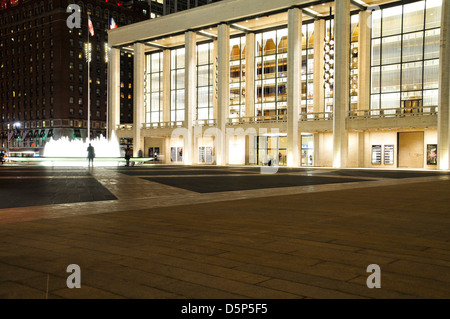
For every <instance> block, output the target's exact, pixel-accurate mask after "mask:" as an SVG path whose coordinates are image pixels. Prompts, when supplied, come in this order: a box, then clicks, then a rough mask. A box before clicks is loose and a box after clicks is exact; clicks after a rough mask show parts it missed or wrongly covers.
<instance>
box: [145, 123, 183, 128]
mask: <svg viewBox="0 0 450 319" xmlns="http://www.w3.org/2000/svg"><path fill="white" fill-rule="evenodd" d="M183 124H184V122H183V121H169V122H155V123H143V124H142V128H143V129H152V128H174V127H182V126H183Z"/></svg>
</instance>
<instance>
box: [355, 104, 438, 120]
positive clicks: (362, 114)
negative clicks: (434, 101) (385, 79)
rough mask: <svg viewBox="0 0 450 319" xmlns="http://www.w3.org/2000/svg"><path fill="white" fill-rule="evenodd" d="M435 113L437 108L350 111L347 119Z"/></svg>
mask: <svg viewBox="0 0 450 319" xmlns="http://www.w3.org/2000/svg"><path fill="white" fill-rule="evenodd" d="M437 111H438V107H437V106H422V107H402V108H392V109H371V110H351V111H349V112H348V118H349V119H362V118H388V117H405V116H427V115H436V114H437Z"/></svg>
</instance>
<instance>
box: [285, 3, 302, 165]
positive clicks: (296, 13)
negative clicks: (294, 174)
mask: <svg viewBox="0 0 450 319" xmlns="http://www.w3.org/2000/svg"><path fill="white" fill-rule="evenodd" d="M287 60H288V70H287V74H288V83H287V166H289V167H292V166H299V165H300V154H299V152H300V151H299V137H298V135H299V134H298V120H299V112H300V102H301V90H302V80H301V72H300V70H301V68H302V11H301V10H300V9H298V8H293V9H289V11H288V59H287Z"/></svg>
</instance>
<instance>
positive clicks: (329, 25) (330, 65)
mask: <svg viewBox="0 0 450 319" xmlns="http://www.w3.org/2000/svg"><path fill="white" fill-rule="evenodd" d="M333 25H334V19H331V20H326V21H325V52H328V53H329V58H328V59H327V55H326V54H325V63H324V75H325V78H324V81H325V85H324V88H325V110H324V111H325V112H333V87H334V33H333ZM327 60H328V61H327ZM327 83H328V84H329V85H326V84H327Z"/></svg>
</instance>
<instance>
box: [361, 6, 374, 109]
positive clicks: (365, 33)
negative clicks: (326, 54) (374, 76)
mask: <svg viewBox="0 0 450 319" xmlns="http://www.w3.org/2000/svg"><path fill="white" fill-rule="evenodd" d="M371 15H372V11H361V12H360V13H359V35H358V43H359V48H358V110H368V109H369V108H370V38H371V34H372V28H370V25H369V23H368V21H369V19H370V18H371Z"/></svg>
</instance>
